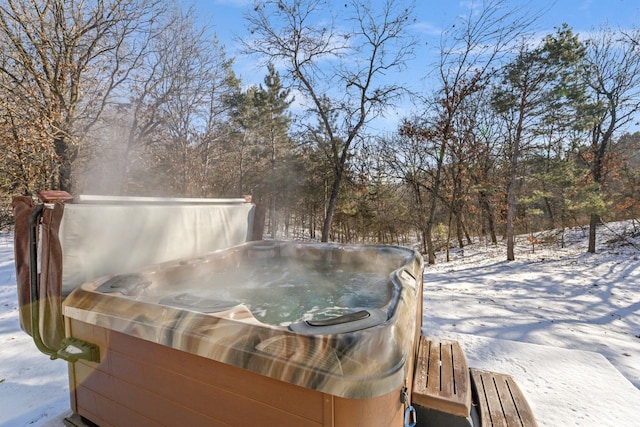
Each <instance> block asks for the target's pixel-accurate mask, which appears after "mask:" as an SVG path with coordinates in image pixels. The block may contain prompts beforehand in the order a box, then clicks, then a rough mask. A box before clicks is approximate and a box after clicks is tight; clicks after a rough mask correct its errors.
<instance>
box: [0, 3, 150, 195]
mask: <svg viewBox="0 0 640 427" xmlns="http://www.w3.org/2000/svg"><path fill="white" fill-rule="evenodd" d="M159 3H160V2H159V1H156V0H87V1H76V0H46V1H40V0H6V1H5V2H3V3H2V4H1V5H0V46H1V49H0V75H1V76H2V78H1V79H0V84H1V85H2V86H1V87H0V91H2V93H3V96H11V97H14V99H16V100H17V102H20V103H21V105H22V108H24V109H25V110H29V111H32V112H34V114H35V117H37V118H38V126H39V127H40V133H41V138H42V140H43V143H44V144H47V145H51V146H52V147H53V151H54V153H55V159H54V163H55V165H56V167H57V179H56V181H57V182H55V183H54V184H55V186H56V187H58V188H60V189H63V190H67V191H71V189H72V178H73V177H72V165H73V162H74V161H75V160H76V158H77V156H78V153H79V148H80V144H81V142H82V140H83V137H84V136H85V135H86V134H87V132H88V131H89V130H90V129H91V127H92V126H93V125H94V124H95V123H96V121H97V120H98V119H99V117H100V115H101V113H102V111H103V110H104V109H105V107H106V106H107V103H108V101H109V99H110V97H111V95H112V94H113V92H114V90H115V89H116V88H117V87H118V86H119V85H120V84H121V83H122V82H124V81H125V80H126V79H127V78H128V76H129V74H130V72H131V70H133V69H134V68H135V67H136V66H138V65H139V61H140V58H141V57H142V52H144V50H145V49H144V48H145V45H146V43H147V41H148V35H149V34H150V28H151V26H152V25H153V24H152V23H153V18H154V16H155V15H156V14H157V13H158V4H159ZM145 36H146V37H145Z"/></svg>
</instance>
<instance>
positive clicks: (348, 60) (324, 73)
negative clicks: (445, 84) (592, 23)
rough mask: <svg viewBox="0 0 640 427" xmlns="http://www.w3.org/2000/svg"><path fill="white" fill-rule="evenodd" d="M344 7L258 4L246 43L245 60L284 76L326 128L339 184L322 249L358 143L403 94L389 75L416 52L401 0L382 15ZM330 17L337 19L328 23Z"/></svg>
mask: <svg viewBox="0 0 640 427" xmlns="http://www.w3.org/2000/svg"><path fill="white" fill-rule="evenodd" d="M339 4H340V6H339V7H340V9H341V10H339V11H336V10H335V4H331V2H326V1H323V0H276V1H265V2H260V3H258V4H257V5H256V7H255V8H254V9H253V11H252V12H251V13H250V14H249V15H248V16H247V20H248V22H249V25H250V30H251V33H252V35H253V38H251V39H248V40H245V41H244V46H245V48H246V51H247V52H249V53H254V54H260V55H263V56H264V57H265V58H266V62H271V63H274V64H279V65H282V66H283V67H285V68H286V70H287V75H286V76H285V77H288V79H289V81H290V82H291V84H292V85H293V87H294V88H295V89H297V90H299V91H300V92H301V93H302V94H303V95H304V96H305V97H307V98H308V100H309V103H310V105H311V106H310V111H311V112H312V113H313V114H314V115H315V116H316V117H317V118H319V120H320V123H321V124H322V128H323V129H322V130H323V133H324V134H325V135H326V140H327V141H328V144H329V152H330V159H331V164H332V168H333V177H334V179H333V184H332V187H331V193H330V197H329V200H328V206H327V208H326V213H325V220H324V224H323V228H322V241H328V239H329V233H330V230H331V223H332V220H333V215H334V212H335V208H336V203H337V200H338V193H339V190H340V184H341V182H342V179H343V177H344V174H345V170H346V167H347V165H348V161H349V158H350V152H351V150H352V149H353V147H354V144H355V142H356V141H357V140H358V138H359V137H361V136H362V133H363V131H364V129H365V128H366V125H367V124H368V123H369V122H370V121H371V120H372V119H374V118H375V117H377V116H379V115H381V114H382V113H383V112H384V111H385V110H386V108H388V107H389V106H390V105H392V103H393V102H394V101H395V100H397V99H398V97H399V96H401V94H402V88H401V87H400V86H398V85H396V84H393V83H389V80H388V79H387V80H385V79H384V78H385V75H387V74H388V73H390V72H392V71H394V70H400V69H402V68H403V67H404V65H405V61H406V60H407V59H408V58H409V57H410V56H411V54H412V47H413V44H414V41H413V40H412V39H411V38H410V37H409V36H408V32H407V28H408V26H409V25H410V24H411V22H412V21H411V14H412V10H413V8H412V7H411V6H410V7H405V6H402V5H400V4H399V2H398V1H395V0H387V1H385V2H384V4H383V5H382V6H381V7H380V8H379V9H377V8H376V6H375V5H374V3H373V2H368V1H362V0H351V1H349V2H347V3H342V2H340V3H339ZM343 5H344V6H343ZM332 6H333V7H332ZM330 11H333V13H334V14H335V15H334V16H332V17H330V18H328V17H327V14H328V13H329V12H330ZM338 17H340V18H342V19H343V21H342V22H341V23H340V24H337V23H336V19H338ZM340 28H348V29H347V30H345V31H343V30H340ZM334 118H336V120H334Z"/></svg>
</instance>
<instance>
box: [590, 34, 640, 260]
mask: <svg viewBox="0 0 640 427" xmlns="http://www.w3.org/2000/svg"><path fill="white" fill-rule="evenodd" d="M638 40H640V31H638V30H636V31H635V32H633V33H630V34H626V33H616V32H614V31H611V30H607V29H605V30H602V31H601V32H599V33H597V34H596V35H594V36H593V37H591V38H590V39H589V41H588V42H587V59H586V61H587V65H586V73H585V77H586V81H587V85H588V86H589V88H590V90H591V103H590V105H587V107H586V108H587V114H588V115H590V118H591V121H590V122H591V126H590V131H591V134H590V141H589V149H588V151H587V154H586V155H585V156H583V157H584V159H585V161H586V162H587V164H588V165H589V166H590V170H591V178H592V179H593V183H594V184H595V185H596V186H597V188H596V191H597V192H598V193H599V192H600V187H601V186H602V184H603V183H604V180H605V177H606V173H607V165H606V160H607V153H608V151H609V148H610V146H611V143H612V139H613V137H614V134H615V132H616V131H619V130H620V129H621V128H623V127H624V126H626V125H628V124H629V123H630V122H631V121H632V120H633V119H634V118H635V117H636V114H637V113H638V110H639V109H640V46H639V45H638ZM599 223H600V215H599V212H597V211H593V212H592V213H591V215H590V222H589V247H588V252H590V253H595V251H596V227H597V225H598V224H599Z"/></svg>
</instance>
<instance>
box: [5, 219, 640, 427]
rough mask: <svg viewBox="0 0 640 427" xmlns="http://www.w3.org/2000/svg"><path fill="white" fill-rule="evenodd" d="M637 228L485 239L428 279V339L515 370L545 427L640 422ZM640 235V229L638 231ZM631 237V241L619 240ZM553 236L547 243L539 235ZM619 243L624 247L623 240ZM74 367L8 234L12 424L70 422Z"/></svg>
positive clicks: (8, 409)
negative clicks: (21, 297)
mask: <svg viewBox="0 0 640 427" xmlns="http://www.w3.org/2000/svg"><path fill="white" fill-rule="evenodd" d="M632 231H633V224H632V223H630V222H626V223H617V224H613V225H608V226H606V227H605V226H603V227H601V228H600V234H599V240H598V241H599V245H598V250H597V253H596V254H587V253H586V242H587V239H586V235H585V233H586V232H585V230H581V229H579V228H577V229H574V230H569V231H568V232H567V233H566V234H565V236H564V237H565V247H564V248H562V247H561V245H560V244H559V243H550V244H544V245H536V247H535V252H533V253H532V247H531V245H530V244H529V242H528V241H527V240H526V238H525V237H524V236H521V237H519V238H518V240H517V246H516V261H511V262H507V261H504V259H505V254H506V251H505V248H504V245H502V244H499V245H498V246H497V247H494V246H492V245H488V244H486V243H482V242H477V243H475V244H473V245H470V246H467V247H465V248H464V249H463V250H453V251H452V253H451V261H450V262H445V261H444V260H445V256H444V254H439V256H438V259H437V261H438V263H437V264H436V265H434V266H428V267H427V269H426V271H425V276H424V279H425V292H424V325H423V333H424V334H425V335H429V336H440V337H446V338H452V339H456V340H458V341H460V342H461V344H462V346H463V348H464V350H465V354H466V356H467V358H468V360H469V365H470V366H472V367H476V368H481V369H488V370H493V371H497V372H504V373H508V374H511V375H512V376H513V377H514V378H515V380H516V382H517V383H518V385H519V386H520V388H521V389H522V391H523V393H524V394H525V396H526V397H527V399H528V401H529V403H530V405H531V407H532V409H533V412H534V414H535V416H536V418H537V420H538V423H539V425H540V426H559V425H562V426H611V427H614V426H615V427H621V426H622V427H624V426H629V427H631V426H636V425H638V422H637V408H640V390H639V389H638V388H639V387H640V310H639V308H640V292H638V289H637V287H638V285H640V249H639V248H640V238H639V237H629V236H630V235H631V232H632ZM635 234H638V233H635ZM622 235H625V236H627V237H626V238H625V239H620V238H619V237H620V236H622ZM539 238H541V237H539ZM613 240H615V242H614V241H613ZM70 414H71V412H70V410H69V389H68V380H67V365H66V363H65V362H63V361H60V360H55V361H51V360H49V358H48V357H47V356H45V355H43V354H41V353H39V352H38V350H37V349H36V347H35V345H34V344H33V342H32V340H31V337H29V336H27V335H26V334H25V333H24V332H23V331H22V330H21V329H20V325H19V318H18V306H17V295H16V287H15V270H14V262H13V240H12V237H11V235H10V234H0V426H3V427H5V426H6V427H10V426H11V427H13V426H25V425H33V426H61V425H62V420H63V418H64V417H65V416H69V415H70Z"/></svg>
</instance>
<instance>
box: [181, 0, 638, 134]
mask: <svg viewBox="0 0 640 427" xmlns="http://www.w3.org/2000/svg"><path fill="white" fill-rule="evenodd" d="M377 1H381V0H377ZM330 2H331V3H333V4H335V7H343V4H344V3H345V2H344V1H343V0H341V1H335V0H330ZM481 3H482V1H480V0H453V1H450V0H418V1H416V2H415V10H414V11H415V13H414V16H415V18H416V20H415V23H414V24H413V25H412V26H411V32H412V33H413V35H414V36H415V37H416V39H417V41H418V43H417V46H416V54H415V58H414V59H412V60H411V61H410V62H409V63H408V64H407V65H408V66H407V69H406V70H405V71H404V72H403V73H402V74H401V75H397V76H394V75H391V76H388V78H390V79H393V78H397V79H396V80H394V81H393V83H394V84H398V85H400V86H403V87H409V88H411V89H412V90H413V91H415V92H417V93H421V94H428V93H429V92H430V88H431V87H433V84H434V80H433V79H431V78H430V77H429V76H430V74H432V72H433V70H434V66H435V64H437V59H438V54H439V49H440V40H441V36H442V33H443V32H444V31H446V30H447V29H450V28H451V27H452V25H454V24H455V22H456V20H459V19H460V18H461V17H462V16H468V14H469V13H470V12H471V11H472V10H473V9H478V8H479V5H480V4H481ZM407 4H409V2H407ZM506 4H507V7H513V8H516V9H519V10H528V11H531V12H532V13H537V12H541V17H540V19H539V20H538V21H537V22H536V24H535V25H534V26H533V30H534V31H535V33H536V34H537V35H538V36H539V37H536V38H535V39H537V40H540V39H541V38H542V37H543V36H544V35H546V34H549V33H552V32H554V29H555V28H558V27H560V26H561V25H562V24H563V23H567V24H569V26H570V27H571V28H572V29H573V30H574V32H575V33H578V34H583V35H584V34H587V33H588V32H590V31H593V30H595V29H598V28H600V27H602V26H603V25H607V26H609V27H610V28H615V29H618V28H620V29H628V28H631V27H633V26H634V25H635V26H636V27H637V26H638V23H640V2H639V1H638V0H545V1H531V0H528V1H522V0H506ZM184 5H185V6H187V5H193V7H194V8H195V10H196V12H197V16H198V17H199V19H200V20H201V22H202V24H203V25H208V26H209V27H210V28H211V30H212V31H214V32H215V34H216V37H217V38H218V39H219V40H220V41H221V43H222V45H223V46H224V49H225V52H226V54H227V55H228V56H229V57H233V58H234V71H235V72H236V74H237V75H238V76H239V77H240V78H241V80H242V82H243V84H244V85H246V86H248V85H252V84H260V83H262V82H263V79H264V76H265V75H266V69H264V67H263V66H262V65H261V64H260V61H259V60H258V58H256V57H251V56H248V55H246V54H243V53H242V52H241V48H240V44H239V42H238V39H240V38H246V37H247V36H248V35H249V34H248V31H247V29H246V28H247V24H246V21H245V19H244V15H245V14H246V12H247V11H250V10H251V7H252V5H253V0H184ZM294 94H295V92H294ZM301 98H302V97H301V96H300V95H299V94H298V95H296V101H295V102H294V104H293V106H292V108H293V109H294V110H295V109H296V108H301V106H300V104H302V103H303V102H304V101H301ZM412 110H413V104H411V103H410V102H408V101H406V100H405V101H403V102H402V103H401V104H400V105H398V106H397V107H396V108H395V109H394V110H393V111H388V112H387V113H386V114H385V116H386V117H385V118H383V119H379V120H377V121H376V122H374V123H375V126H377V128H378V129H377V130H379V131H393V130H395V129H396V128H397V123H399V121H400V119H402V118H404V117H408V116H411V115H412V112H413V111H412ZM374 130H375V128H374Z"/></svg>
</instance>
